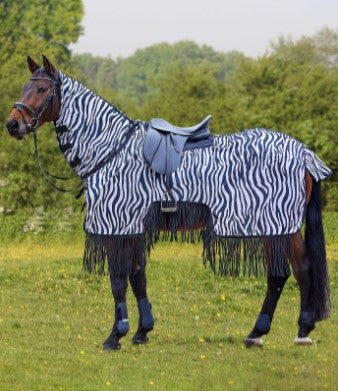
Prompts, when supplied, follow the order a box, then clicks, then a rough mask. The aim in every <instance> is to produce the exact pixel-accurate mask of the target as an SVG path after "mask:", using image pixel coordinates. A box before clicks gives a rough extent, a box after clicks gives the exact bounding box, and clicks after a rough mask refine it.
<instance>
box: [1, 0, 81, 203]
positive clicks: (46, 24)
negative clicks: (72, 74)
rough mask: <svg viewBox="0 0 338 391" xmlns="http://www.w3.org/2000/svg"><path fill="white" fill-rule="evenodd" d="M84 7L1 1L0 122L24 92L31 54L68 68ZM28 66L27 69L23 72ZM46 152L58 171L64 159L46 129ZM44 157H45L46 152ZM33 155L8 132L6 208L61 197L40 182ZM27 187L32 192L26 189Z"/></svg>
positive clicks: (51, 0) (44, 0) (68, 0)
mask: <svg viewBox="0 0 338 391" xmlns="http://www.w3.org/2000/svg"><path fill="white" fill-rule="evenodd" d="M82 16H83V6H82V1H81V0H2V1H1V2H0V20H1V24H0V48H1V52H0V69H1V72H0V123H1V124H2V129H3V128H4V127H5V122H6V118H7V116H8V114H9V112H10V111H11V108H12V105H13V103H14V101H15V100H18V99H19V98H20V95H21V90H22V87H23V85H24V84H25V83H26V82H27V80H28V78H29V76H30V72H29V71H28V69H27V65H26V58H27V55H30V56H32V57H33V58H35V59H36V61H37V62H40V61H41V54H46V55H47V56H49V57H50V58H51V59H53V62H55V63H56V64H58V65H59V66H60V67H62V68H63V69H67V67H68V63H69V61H70V58H71V52H70V50H69V44H70V43H72V42H75V41H76V40H77V39H78V37H79V35H80V33H81V25H80V22H81V19H82ZM25 69H27V70H26V71H25ZM41 142H42V148H41V149H42V150H43V151H44V153H45V152H51V151H52V150H53V152H52V153H51V155H49V156H48V157H47V160H48V161H49V163H51V162H52V164H53V166H54V168H55V166H56V168H55V170H56V171H58V168H59V166H60V165H62V164H63V162H62V160H61V159H62V158H61V159H60V160H57V162H55V161H54V157H53V155H55V154H56V153H57V151H56V149H57V144H56V142H55V137H52V138H51V137H50V133H48V130H47V129H43V130H41V132H40V143H41ZM44 156H45V155H44ZM39 177H40V175H39V173H38V172H37V169H36V165H35V162H34V159H33V158H32V156H31V155H30V154H29V152H28V150H27V149H26V148H24V145H23V143H22V142H21V143H20V142H18V141H16V140H14V139H12V138H10V137H8V136H7V135H6V137H3V138H2V142H1V152H0V183H1V187H0V206H1V207H5V209H6V210H17V209H18V208H21V207H27V206H30V207H36V206H40V205H51V204H52V203H53V202H56V199H57V197H58V195H57V194H56V193H51V192H50V189H49V188H47V186H46V187H44V184H43V183H42V181H40V180H37V178H39ZM28 189H29V190H28Z"/></svg>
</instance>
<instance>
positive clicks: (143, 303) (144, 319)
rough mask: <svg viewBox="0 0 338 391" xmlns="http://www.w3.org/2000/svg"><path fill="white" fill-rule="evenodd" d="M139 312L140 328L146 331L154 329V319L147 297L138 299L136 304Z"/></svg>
mask: <svg viewBox="0 0 338 391" xmlns="http://www.w3.org/2000/svg"><path fill="white" fill-rule="evenodd" d="M138 307H139V310H140V318H141V327H142V328H144V329H146V330H152V329H153V327H154V318H153V315H152V313H151V304H150V303H149V301H148V298H147V297H144V298H143V299H140V300H139V302H138Z"/></svg>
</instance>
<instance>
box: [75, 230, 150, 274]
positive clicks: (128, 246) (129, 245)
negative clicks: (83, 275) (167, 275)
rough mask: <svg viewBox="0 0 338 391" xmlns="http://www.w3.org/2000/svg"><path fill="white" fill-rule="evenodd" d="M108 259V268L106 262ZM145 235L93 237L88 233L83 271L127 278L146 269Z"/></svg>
mask: <svg viewBox="0 0 338 391" xmlns="http://www.w3.org/2000/svg"><path fill="white" fill-rule="evenodd" d="M107 259H108V267H107V266H106V263H107V262H106V260H107ZM145 264H146V251H145V239H144V235H143V234H142V235H131V236H126V235H114V236H109V235H93V234H89V233H86V244H85V252H84V257H83V269H84V270H85V271H87V272H89V273H97V274H106V273H107V272H109V274H111V275H114V276H125V275H130V274H135V273H136V272H137V270H138V269H142V270H144V269H145Z"/></svg>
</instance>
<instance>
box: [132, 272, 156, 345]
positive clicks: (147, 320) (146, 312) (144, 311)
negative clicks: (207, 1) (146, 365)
mask: <svg viewBox="0 0 338 391" xmlns="http://www.w3.org/2000/svg"><path fill="white" fill-rule="evenodd" d="M129 281H130V285H131V287H132V289H133V292H134V295H135V297H136V300H137V305H138V310H139V325H138V329H137V331H136V333H135V335H134V336H133V339H132V341H133V343H134V344H142V343H146V342H147V341H148V337H147V334H148V333H149V331H151V330H152V329H153V327H154V318H153V315H152V313H151V304H150V303H149V301H148V297H147V280H146V275H145V270H141V269H138V270H137V273H136V274H131V275H130V276H129Z"/></svg>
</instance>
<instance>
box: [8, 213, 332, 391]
mask: <svg viewBox="0 0 338 391" xmlns="http://www.w3.org/2000/svg"><path fill="white" fill-rule="evenodd" d="M334 221H335V220H333V224H335V222H334ZM330 226H331V225H330ZM330 232H331V231H330ZM330 232H328V235H327V236H328V258H329V266H330V271H331V289H332V301H333V306H334V309H333V313H332V316H331V318H330V319H329V320H326V321H323V322H320V323H318V324H317V328H316V329H315V330H314V331H313V332H312V334H311V336H312V338H313V339H314V341H315V342H314V344H313V345H312V346H307V347H299V346H294V345H293V342H292V340H293V338H294V337H295V335H296V332H297V318H298V312H299V294H298V288H297V286H296V283H295V280H294V278H293V277H291V278H290V279H289V281H288V283H287V285H286V287H285V289H284V292H283V295H282V297H281V299H280V302H279V305H278V308H277V311H276V314H275V318H274V322H273V325H272V330H271V332H270V334H269V335H268V336H267V337H265V346H264V348H263V349H259V348H255V349H246V348H245V347H244V345H243V343H242V341H243V339H244V337H245V336H246V335H247V334H248V332H249V331H250V330H251V328H252V326H253V324H254V321H255V319H256V316H257V314H258V312H259V309H260V306H261V304H262V301H263V297H264V293H265V280H264V278H258V279H255V278H238V279H235V280H233V279H231V278H219V277H215V276H214V275H213V274H212V272H211V271H210V270H209V269H208V268H207V269H205V268H203V266H202V263H201V259H200V254H201V247H200V246H199V245H190V244H177V243H173V244H164V243H160V244H158V245H157V247H156V249H155V251H154V252H153V253H152V256H151V259H150V261H149V262H148V267H147V275H148V293H149V298H150V300H151V302H152V305H153V312H154V317H155V321H156V324H155V329H154V331H153V332H152V333H150V334H149V337H150V342H149V343H148V344H147V345H144V346H133V345H132V344H131V341H130V339H131V337H132V335H133V332H135V329H136V327H137V308H136V302H135V299H134V298H133V296H132V294H131V290H129V292H128V305H129V318H130V324H131V332H130V333H129V334H128V336H127V337H126V338H124V339H123V340H121V342H122V349H121V350H120V351H118V352H104V351H102V350H101V344H102V342H103V340H104V339H105V338H106V337H107V336H108V334H109V332H110V329H111V326H112V323H113V300H112V297H111V293H110V286H109V280H108V278H106V277H103V278H99V277H96V276H90V275H88V274H85V273H83V272H81V262H82V251H83V244H82V241H81V237H79V236H78V235H77V236H76V239H75V241H72V238H71V236H70V237H68V239H66V240H61V239H60V238H59V239H57V238H56V237H54V236H48V235H47V236H46V237H43V238H42V237H41V236H38V237H36V238H34V237H30V238H29V239H20V240H16V241H15V242H11V243H8V242H7V243H6V244H5V243H2V245H1V246H0V293H1V301H0V344H1V346H0V389H1V390H109V389H111V390H228V389H229V390H244V389H245V390H286V389H287V390H318V389H328V390H336V389H337V384H338V379H337V353H338V352H337V313H336V310H335V308H337V291H338V288H337V282H338V281H337V280H338V278H337V277H338V272H337V267H336V266H337V262H336V260H337V258H338V238H336V236H335V234H334V229H333V231H332V232H331V233H330ZM63 239H64V238H63Z"/></svg>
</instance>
